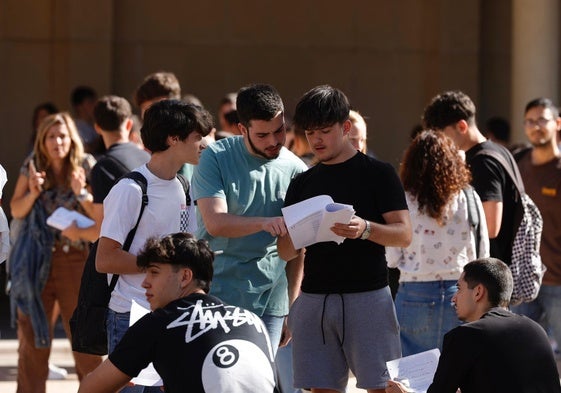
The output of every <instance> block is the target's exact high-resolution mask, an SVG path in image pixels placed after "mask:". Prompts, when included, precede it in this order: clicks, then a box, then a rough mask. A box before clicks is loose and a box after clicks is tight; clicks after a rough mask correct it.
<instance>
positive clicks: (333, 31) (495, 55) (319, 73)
mask: <svg viewBox="0 0 561 393" xmlns="http://www.w3.org/2000/svg"><path fill="white" fill-rule="evenodd" d="M510 3H511V1H510V0H493V1H472V0H461V1H453V2H452V1H449V0H396V1H390V2H388V1H382V0H363V1H359V0H349V1H346V2H340V1H335V0H325V1H302V0H299V1H295V0H288V1H283V2H279V1H272V0H246V1H239V2H231V1H228V0H222V1H219V0H207V1H198V2H194V1H185V0H163V1H157V2H156V1H139V0H113V1H112V0H96V1H85V0H74V1H73V0H43V1H33V0H0V88H2V92H3V94H2V95H0V116H1V118H2V122H1V123H0V163H2V165H4V166H5V167H6V169H7V170H8V174H9V178H10V182H9V183H8V186H7V191H8V195H9V194H10V192H11V189H12V188H13V185H14V183H15V180H16V177H17V169H18V167H19V165H20V163H21V161H22V159H23V156H24V153H25V144H26V142H27V138H28V135H29V133H30V131H31V130H30V122H31V120H30V117H31V112H32V109H33V107H34V106H35V105H36V104H38V103H40V102H42V101H46V100H52V101H54V102H55V103H56V104H57V105H58V106H59V107H60V108H62V109H68V107H69V94H70V91H71V89H72V88H73V87H74V86H76V85H78V84H88V85H91V86H92V87H94V88H95V89H96V90H97V91H98V92H99V93H100V94H107V93H115V94H119V95H123V96H125V97H127V98H130V97H131V95H132V92H133V90H134V88H135V86H136V85H137V84H138V83H139V82H140V81H141V80H142V78H143V77H144V76H145V75H146V74H148V73H150V72H153V71H156V70H169V71H173V72H175V73H176V74H177V75H178V77H179V79H180V81H181V84H182V87H183V92H184V93H194V94H196V95H197V96H199V97H200V98H201V99H202V101H203V103H204V104H205V105H206V106H207V108H208V109H210V110H211V111H214V110H215V109H216V104H217V102H218V100H219V99H220V97H221V96H222V95H223V94H224V93H226V92H229V91H235V90H237V89H238V88H239V87H240V86H242V85H244V84H247V83H251V82H268V83H271V84H273V85H275V86H276V87H277V88H278V89H279V91H280V92H281V94H282V95H283V97H284V100H285V105H286V107H287V110H288V112H291V111H292V109H293V108H294V105H295V103H296V102H297V100H298V98H299V96H300V95H302V94H303V93H304V92H305V91H306V90H308V89H309V88H311V87H313V86H315V85H317V84H321V83H329V84H332V85H334V86H337V87H339V88H341V89H342V90H343V91H345V93H347V95H348V96H349V98H350V100H351V102H352V104H353V106H354V107H355V108H357V109H358V110H360V111H361V112H362V113H363V114H364V115H366V116H367V117H368V120H367V122H368V127H369V142H370V148H371V149H372V150H373V151H374V152H376V153H377V154H378V155H379V157H381V158H382V159H384V160H387V161H390V162H392V163H393V164H397V163H398V162H399V158H400V156H401V152H402V151H403V149H404V148H405V146H406V145H407V142H408V133H409V130H410V129H411V127H412V126H413V125H414V124H415V123H417V122H418V121H419V116H420V114H421V112H422V110H423V107H424V106H425V104H426V103H427V101H428V100H429V99H430V98H431V97H432V96H433V95H435V94H436V93H437V92H439V91H441V90H445V89H462V90H464V91H466V92H467V93H468V94H469V95H470V96H472V98H474V100H475V101H476V104H478V106H479V110H480V113H481V114H482V115H485V116H489V115H492V114H501V115H504V116H506V117H509V116H510V113H509V108H510V99H509V95H510V73H509V70H510V36H511V31H510V30H511V22H510V13H511V4H510ZM507 43H508V45H507ZM7 201H8V199H7V198H6V197H5V198H4V205H5V206H6V204H7Z"/></svg>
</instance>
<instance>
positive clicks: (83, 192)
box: [76, 188, 91, 202]
mask: <svg viewBox="0 0 561 393" xmlns="http://www.w3.org/2000/svg"><path fill="white" fill-rule="evenodd" d="M90 198H91V194H90V193H89V192H88V190H86V189H85V188H82V190H80V194H78V195H76V199H77V200H78V202H85V201H87V200H89V199H90Z"/></svg>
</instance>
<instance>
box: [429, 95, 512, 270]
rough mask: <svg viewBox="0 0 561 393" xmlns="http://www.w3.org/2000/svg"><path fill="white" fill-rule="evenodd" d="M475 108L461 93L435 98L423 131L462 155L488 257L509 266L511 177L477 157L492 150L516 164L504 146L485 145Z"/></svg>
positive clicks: (487, 159)
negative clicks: (441, 137)
mask: <svg viewBox="0 0 561 393" xmlns="http://www.w3.org/2000/svg"><path fill="white" fill-rule="evenodd" d="M475 112H476V110H475V105H474V103H473V101H472V100H471V99H470V98H469V97H468V96H467V95H466V94H464V93H463V92H461V91H448V92H445V93H442V94H440V95H437V96H436V97H434V98H433V99H432V100H431V102H430V104H429V105H428V106H427V107H426V108H425V112H424V114H423V123H424V126H425V128H430V129H433V130H435V131H442V132H444V133H445V134H446V135H448V136H449V137H450V138H452V140H453V141H454V142H455V143H456V146H457V147H458V149H460V150H463V151H465V153H466V162H467V164H468V165H469V167H470V170H471V173H472V177H473V180H472V185H473V187H474V188H475V191H477V194H478V195H479V197H480V198H481V201H482V202H483V210H484V211H485V219H486V221H487V229H488V231H489V239H490V247H491V250H490V254H491V256H492V257H495V258H498V259H500V260H502V261H503V262H505V263H506V264H507V265H510V261H511V254H512V241H513V238H514V235H515V232H514V225H515V222H514V220H515V214H514V213H515V208H516V198H517V192H516V187H515V186H514V184H513V183H512V180H511V179H510V176H509V175H508V173H507V172H506V171H505V169H504V168H503V166H502V165H501V164H500V163H499V162H498V161H497V160H496V159H495V158H493V157H490V156H488V155H486V154H478V153H479V152H480V151H481V150H483V149H485V150H493V151H496V152H498V153H499V154H501V155H502V156H503V157H504V158H505V160H506V162H508V163H510V164H511V166H512V167H513V168H514V165H516V164H515V161H514V159H513V157H512V155H511V154H510V152H509V151H508V150H507V149H506V148H505V147H503V146H501V145H499V144H496V143H494V142H491V141H488V140H487V139H486V138H485V137H484V136H483V134H482V133H481V132H480V131H479V129H478V128H477V124H476V122H475Z"/></svg>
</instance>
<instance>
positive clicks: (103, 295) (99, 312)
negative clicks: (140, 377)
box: [70, 171, 191, 355]
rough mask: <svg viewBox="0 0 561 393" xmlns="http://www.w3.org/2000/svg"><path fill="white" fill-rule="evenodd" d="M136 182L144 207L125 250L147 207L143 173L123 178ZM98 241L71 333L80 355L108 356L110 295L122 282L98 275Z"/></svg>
mask: <svg viewBox="0 0 561 393" xmlns="http://www.w3.org/2000/svg"><path fill="white" fill-rule="evenodd" d="M125 178H126V179H132V180H134V181H135V182H136V183H137V184H138V185H139V186H140V188H141V190H142V204H141V206H140V213H139V215H138V219H137V220H136V225H135V226H134V228H132V229H131V230H130V232H129V234H128V235H127V238H126V240H125V243H124V244H123V250H125V251H128V250H129V248H130V246H131V244H132V241H133V239H134V235H135V234H136V230H137V228H138V224H139V223H140V219H141V217H142V213H143V212H144V208H145V207H146V205H147V204H148V195H147V194H146V190H147V181H146V178H145V177H144V176H143V175H142V174H141V173H140V172H136V171H133V172H129V173H127V174H125V175H123V176H122V177H121V178H120V179H119V180H118V181H120V180H121V179H125ZM177 178H178V179H179V181H180V182H181V184H182V186H183V189H184V191H185V196H186V200H187V206H189V205H190V204H191V198H190V197H189V182H188V181H187V179H185V177H184V176H182V175H180V174H178V175H177ZM98 242H99V240H97V241H96V242H94V243H93V244H92V246H91V248H90V252H89V254H88V258H87V260H86V264H85V266H84V271H83V273H82V280H81V282H80V292H79V294H78V303H77V306H76V309H75V310H74V313H73V314H72V318H71V319H70V331H71V333H72V350H73V351H76V352H81V353H89V354H92V355H106V354H107V353H108V346H107V328H106V324H105V321H106V317H107V310H108V305H109V300H110V299H111V292H113V289H115V286H116V285H117V280H118V279H119V275H118V274H114V275H113V277H112V278H111V283H110V284H109V285H108V284H107V274H106V273H99V272H98V271H97V270H96V268H95V258H96V253H97V246H98Z"/></svg>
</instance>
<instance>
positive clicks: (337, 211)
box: [316, 203, 355, 244]
mask: <svg viewBox="0 0 561 393" xmlns="http://www.w3.org/2000/svg"><path fill="white" fill-rule="evenodd" d="M353 214H355V209H353V207H352V206H351V205H345V204H343V203H329V204H328V205H326V206H325V211H324V213H323V219H322V221H321V223H320V225H319V230H318V234H317V237H316V243H317V242H329V241H333V242H336V243H337V244H341V243H342V242H343V240H345V238H344V237H343V236H338V235H336V234H335V233H333V231H332V230H331V227H332V226H333V224H335V223H336V222H341V223H344V224H347V223H348V222H349V221H351V218H352V216H353Z"/></svg>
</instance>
